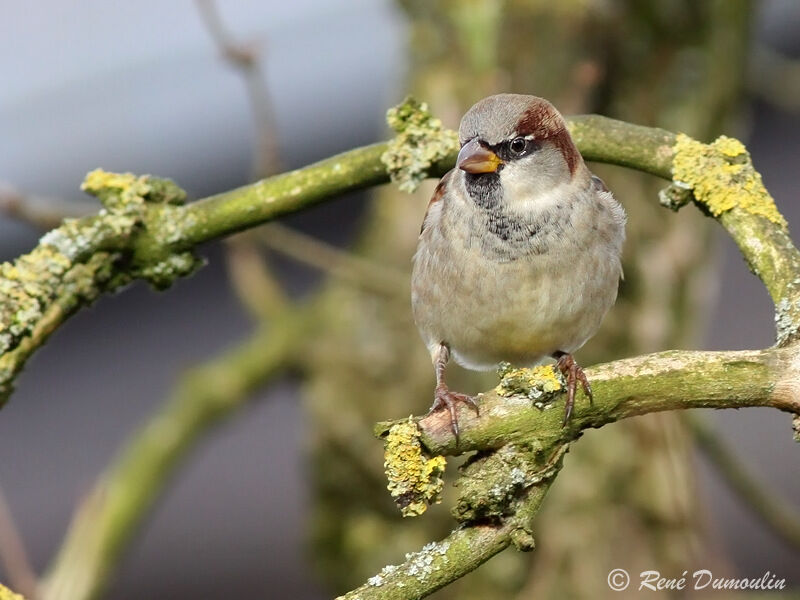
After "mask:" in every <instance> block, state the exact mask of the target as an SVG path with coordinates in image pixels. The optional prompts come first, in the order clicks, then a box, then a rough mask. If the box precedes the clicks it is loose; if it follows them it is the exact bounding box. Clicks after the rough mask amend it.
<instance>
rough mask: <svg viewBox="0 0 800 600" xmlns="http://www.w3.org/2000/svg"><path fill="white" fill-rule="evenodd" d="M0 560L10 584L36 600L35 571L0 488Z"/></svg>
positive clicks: (32, 599)
mask: <svg viewBox="0 0 800 600" xmlns="http://www.w3.org/2000/svg"><path fill="white" fill-rule="evenodd" d="M0 561H2V562H3V567H4V568H5V572H6V575H7V577H8V580H9V582H10V583H11V586H12V587H13V588H15V589H16V590H18V591H19V592H20V593H21V594H23V595H24V596H25V597H26V598H28V600H36V587H37V581H36V573H35V572H34V571H33V568H32V567H31V562H30V560H28V553H27V552H26V551H25V544H24V543H23V542H22V536H21V535H20V533H19V530H18V529H17V526H16V524H15V523H14V518H13V516H12V515H11V508H10V507H9V506H8V502H7V501H6V497H5V494H3V491H2V490H1V489H0Z"/></svg>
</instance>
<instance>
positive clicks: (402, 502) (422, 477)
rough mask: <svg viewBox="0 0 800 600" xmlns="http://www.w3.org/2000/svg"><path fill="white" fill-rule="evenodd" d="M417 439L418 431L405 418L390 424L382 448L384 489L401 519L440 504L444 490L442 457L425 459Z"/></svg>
mask: <svg viewBox="0 0 800 600" xmlns="http://www.w3.org/2000/svg"><path fill="white" fill-rule="evenodd" d="M419 438H420V431H419V428H418V427H417V424H416V423H415V422H414V420H413V419H412V418H411V417H409V418H408V420H407V421H401V422H400V423H396V424H394V425H392V427H391V429H389V433H388V434H387V435H386V441H385V445H384V463H383V466H384V468H385V469H386V477H387V478H388V480H389V484H388V486H387V489H388V490H389V493H390V494H391V496H392V498H393V499H394V501H395V503H396V504H397V506H398V507H399V508H400V512H401V513H402V515H403V516H404V517H416V516H418V515H421V514H422V513H424V512H425V511H426V510H427V508H428V505H430V504H438V503H439V502H441V493H442V488H443V487H444V480H443V479H442V475H443V474H444V469H445V466H446V461H445V458H444V456H434V457H433V458H428V457H426V456H425V454H424V453H423V450H422V444H421V443H420V441H419Z"/></svg>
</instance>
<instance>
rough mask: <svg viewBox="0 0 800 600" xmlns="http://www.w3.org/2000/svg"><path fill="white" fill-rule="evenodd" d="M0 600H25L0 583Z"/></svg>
mask: <svg viewBox="0 0 800 600" xmlns="http://www.w3.org/2000/svg"><path fill="white" fill-rule="evenodd" d="M0 600H25V598H24V597H23V596H22V595H21V594H15V593H14V592H12V591H11V590H10V589H8V588H7V587H6V586H4V585H3V584H2V583H0Z"/></svg>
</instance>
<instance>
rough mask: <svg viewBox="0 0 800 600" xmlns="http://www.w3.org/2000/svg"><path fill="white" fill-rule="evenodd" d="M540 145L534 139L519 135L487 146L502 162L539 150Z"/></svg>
mask: <svg viewBox="0 0 800 600" xmlns="http://www.w3.org/2000/svg"><path fill="white" fill-rule="evenodd" d="M541 147H542V145H541V144H540V143H539V142H537V141H536V140H532V139H530V138H526V137H521V136H520V137H515V138H512V139H510V140H505V141H502V142H500V143H499V144H495V145H494V146H489V149H490V150H491V151H492V152H494V153H495V154H497V156H499V157H500V158H501V159H502V160H503V161H504V162H508V161H512V160H517V159H519V158H523V157H525V156H529V155H531V154H533V153H534V152H536V151H538V150H540V149H541Z"/></svg>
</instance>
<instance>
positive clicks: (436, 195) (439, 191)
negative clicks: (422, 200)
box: [419, 169, 455, 235]
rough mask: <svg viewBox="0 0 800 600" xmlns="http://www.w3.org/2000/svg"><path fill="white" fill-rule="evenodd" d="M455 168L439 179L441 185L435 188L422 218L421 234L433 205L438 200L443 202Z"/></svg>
mask: <svg viewBox="0 0 800 600" xmlns="http://www.w3.org/2000/svg"><path fill="white" fill-rule="evenodd" d="M454 170H455V169H450V170H449V171H448V172H447V173H445V174H444V177H442V178H441V179H440V180H439V185H437V186H436V189H435V190H433V196H431V199H430V202H428V208H427V209H426V210H425V217H423V219H422V227H420V229H419V234H420V235H422V232H423V231H425V227H426V225H427V224H428V214H429V213H430V212H431V206H433V205H434V204H436V203H437V202H441V201H442V199H443V198H444V193H445V189H446V188H447V181H448V180H449V179H450V176H451V175H452V174H453V171H454Z"/></svg>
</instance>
